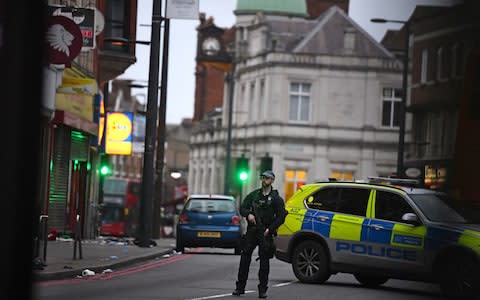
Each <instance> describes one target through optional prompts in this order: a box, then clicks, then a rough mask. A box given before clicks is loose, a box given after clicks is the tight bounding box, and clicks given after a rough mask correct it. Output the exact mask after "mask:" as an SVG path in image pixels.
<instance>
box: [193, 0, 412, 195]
mask: <svg viewBox="0 0 480 300" xmlns="http://www.w3.org/2000/svg"><path fill="white" fill-rule="evenodd" d="M327 2H331V1H327ZM347 2H348V1H347ZM347 7H348V5H347ZM309 11H312V8H311V7H310V6H308V5H307V3H306V2H305V1H281V2H272V1H238V2H237V9H236V11H235V15H236V24H235V25H234V27H235V32H236V37H235V41H234V49H235V52H234V59H233V65H234V66H233V70H234V71H233V78H234V80H233V85H232V84H227V85H226V86H225V91H224V97H223V106H222V109H221V123H220V122H218V123H217V125H215V126H198V127H197V128H196V131H194V134H193V135H192V138H191V152H190V164H189V187H190V191H191V192H192V193H223V192H227V193H232V194H236V195H238V196H240V197H241V196H242V195H245V193H246V192H248V191H249V190H251V189H252V188H254V187H257V186H258V185H259V182H258V180H257V178H258V176H259V174H260V164H261V160H262V157H265V156H267V155H268V156H269V157H271V158H272V161H273V164H272V165H273V171H274V172H275V174H276V180H275V187H276V188H277V189H278V190H279V192H280V194H281V195H282V196H283V197H284V198H288V197H290V196H291V195H292V194H293V193H294V191H295V190H296V189H297V188H298V187H299V186H301V185H302V184H305V183H307V182H312V181H315V180H319V179H326V178H329V177H336V178H338V179H366V177H367V176H378V175H390V174H392V173H393V172H394V171H395V167H396V155H397V143H398V103H399V101H400V100H401V94H400V90H401V85H402V82H401V80H402V79H401V71H402V66H401V63H400V61H398V60H397V59H396V58H395V56H394V55H393V54H392V53H390V52H389V51H387V50H386V49H385V48H384V47H383V46H382V45H381V44H379V43H378V42H376V41H375V40H374V39H373V38H372V37H371V36H370V35H369V34H368V33H366V32H365V31H364V30H363V29H362V28H361V27H360V26H359V25H358V24H356V23H355V22H354V21H353V20H352V19H351V18H350V17H349V16H348V15H347V13H346V12H345V11H344V10H342V9H341V8H340V7H338V6H336V5H334V3H333V2H332V3H331V5H330V6H329V8H328V9H324V10H322V12H321V14H320V15H319V16H312V15H310V14H309ZM232 86H233V90H232V93H230V89H232ZM230 95H231V96H232V98H230ZM230 102H231V103H232V126H231V157H232V158H233V159H235V158H237V157H240V156H242V155H243V156H245V157H247V158H248V161H249V170H250V177H249V181H248V182H246V183H245V184H243V185H242V186H241V187H240V188H239V189H237V190H235V189H233V188H232V187H233V186H234V184H233V183H234V180H235V179H234V178H233V177H232V176H231V175H230V176H229V178H227V180H226V182H228V183H229V184H228V186H229V189H228V190H227V191H225V190H224V181H225V177H226V175H225V165H226V157H227V153H226V148H227V147H226V143H227V138H228V116H229V113H228V112H229V103H230ZM214 115H215V114H214ZM407 121H409V120H407ZM218 124H221V125H218ZM407 124H408V122H407ZM408 128H409V127H407V129H408ZM407 132H408V130H407Z"/></svg>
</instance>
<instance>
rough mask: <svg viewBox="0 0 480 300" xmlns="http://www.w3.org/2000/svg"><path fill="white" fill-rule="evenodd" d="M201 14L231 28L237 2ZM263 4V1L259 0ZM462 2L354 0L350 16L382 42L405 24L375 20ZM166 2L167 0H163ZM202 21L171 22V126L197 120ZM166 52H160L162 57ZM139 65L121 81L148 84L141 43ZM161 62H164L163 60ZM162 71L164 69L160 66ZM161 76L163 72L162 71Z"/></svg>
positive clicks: (140, 27) (140, 18)
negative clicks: (198, 29) (198, 47)
mask: <svg viewBox="0 0 480 300" xmlns="http://www.w3.org/2000/svg"><path fill="white" fill-rule="evenodd" d="M199 1H200V2H199V5H200V7H199V12H204V13H205V14H206V17H207V18H208V17H210V16H212V17H213V18H214V22H215V25H217V26H218V27H222V28H229V27H231V26H233V25H234V23H235V15H234V14H233V11H234V10H235V7H236V3H237V0H199ZM259 1H261V0H259ZM459 1H460V0H350V6H349V12H348V14H349V16H350V17H351V18H352V19H353V20H354V21H355V22H356V23H357V24H359V25H360V26H361V27H362V28H363V29H364V30H365V31H367V32H368V33H369V34H370V35H371V36H372V37H373V38H374V39H375V40H377V41H380V40H381V38H382V37H383V35H384V34H385V32H386V30H388V29H398V28H400V26H401V24H394V23H384V24H379V23H372V22H370V19H371V18H375V17H380V18H385V19H395V20H406V19H408V17H409V16H410V14H411V13H412V12H413V10H414V8H415V6H416V5H451V3H452V2H455V3H458V2H459ZM162 2H163V1H162ZM151 20H152V0H138V15H137V40H142V41H149V40H150V30H151V27H150V24H151ZM198 24H199V21H198V20H187V19H172V20H171V21H170V41H169V42H170V47H169V53H168V54H169V59H168V60H169V61H168V84H167V114H166V122H167V124H180V123H181V121H182V120H183V119H184V118H192V117H193V106H194V92H195V77H194V72H195V54H196V53H195V52H196V44H197V39H196V27H197V26H198ZM161 55H162V53H160V57H161ZM136 57H137V62H136V63H135V64H133V65H131V66H130V67H129V68H128V69H127V70H126V71H125V72H124V73H123V74H122V75H120V76H119V77H118V78H119V79H130V80H135V82H138V83H140V84H146V83H147V82H148V71H149V63H150V47H149V46H146V45H141V44H137V46H136ZM160 63H161V59H160ZM160 68H161V66H160ZM160 74H161V72H160ZM132 94H133V95H138V98H139V99H140V101H142V100H143V101H146V100H147V97H146V95H147V89H146V88H143V89H132ZM159 96H160V95H159Z"/></svg>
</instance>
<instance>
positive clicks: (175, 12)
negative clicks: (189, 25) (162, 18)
mask: <svg viewBox="0 0 480 300" xmlns="http://www.w3.org/2000/svg"><path fill="white" fill-rule="evenodd" d="M198 3H199V0H167V14H166V16H167V18H169V19H192V20H196V19H198V5H199V4H198Z"/></svg>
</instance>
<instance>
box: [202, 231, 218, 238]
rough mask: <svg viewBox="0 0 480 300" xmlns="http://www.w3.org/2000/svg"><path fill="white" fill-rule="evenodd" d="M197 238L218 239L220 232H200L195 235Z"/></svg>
mask: <svg viewBox="0 0 480 300" xmlns="http://www.w3.org/2000/svg"><path fill="white" fill-rule="evenodd" d="M197 236H198V237H209V238H219V237H220V232H212V231H200V232H198V233H197Z"/></svg>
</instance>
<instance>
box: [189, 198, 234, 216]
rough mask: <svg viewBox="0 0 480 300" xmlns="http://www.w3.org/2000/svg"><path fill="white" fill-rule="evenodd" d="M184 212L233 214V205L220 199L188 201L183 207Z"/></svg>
mask: <svg viewBox="0 0 480 300" xmlns="http://www.w3.org/2000/svg"><path fill="white" fill-rule="evenodd" d="M185 211H193V212H209V213H213V212H234V211H235V203H234V202H233V201H232V200H227V199H225V200H221V199H215V200H212V199H190V201H188V203H187V205H186V206H185Z"/></svg>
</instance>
